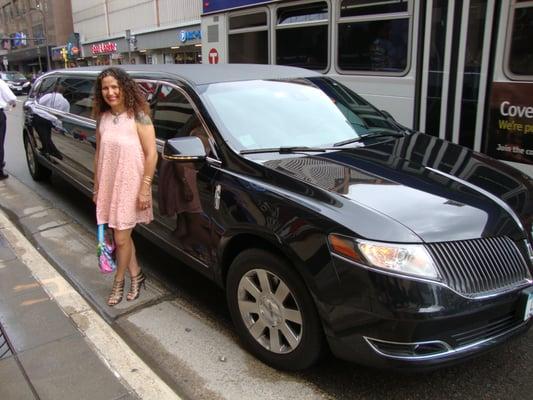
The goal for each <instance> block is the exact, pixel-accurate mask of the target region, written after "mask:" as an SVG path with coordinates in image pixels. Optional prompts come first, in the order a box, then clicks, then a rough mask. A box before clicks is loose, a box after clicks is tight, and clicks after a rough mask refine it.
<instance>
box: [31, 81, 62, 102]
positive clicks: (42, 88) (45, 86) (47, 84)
mask: <svg viewBox="0 0 533 400" xmlns="http://www.w3.org/2000/svg"><path fill="white" fill-rule="evenodd" d="M56 82H57V77H55V76H51V77H49V78H44V79H43V81H42V82H41V84H40V85H39V88H38V90H37V96H36V100H37V102H39V99H40V98H42V97H43V96H44V95H46V94H50V93H53V92H54V88H55V86H56Z"/></svg>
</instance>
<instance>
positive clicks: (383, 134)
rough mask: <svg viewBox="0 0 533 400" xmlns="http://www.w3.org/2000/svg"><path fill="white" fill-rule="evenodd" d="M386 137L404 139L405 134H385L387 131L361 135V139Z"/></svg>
mask: <svg viewBox="0 0 533 400" xmlns="http://www.w3.org/2000/svg"><path fill="white" fill-rule="evenodd" d="M387 136H392V137H404V136H405V134H404V133H400V132H387V131H379V132H370V133H367V134H366V135H362V136H361V138H362V139H364V138H367V137H373V138H374V137H387Z"/></svg>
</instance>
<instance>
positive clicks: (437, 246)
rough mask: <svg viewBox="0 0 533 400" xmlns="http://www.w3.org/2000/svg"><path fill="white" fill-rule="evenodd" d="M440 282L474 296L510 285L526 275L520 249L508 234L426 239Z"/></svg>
mask: <svg viewBox="0 0 533 400" xmlns="http://www.w3.org/2000/svg"><path fill="white" fill-rule="evenodd" d="M426 247H427V249H428V250H429V252H430V253H431V255H432V256H433V258H434V260H435V261H436V262H437V265H438V268H439V271H440V272H441V275H442V277H443V280H444V283H446V284H447V285H449V286H450V287H451V288H452V289H454V290H456V291H457V292H459V293H461V294H464V295H466V296H471V297H476V296H480V295H484V294H489V293H491V292H498V291H502V290H505V289H508V288H511V287H514V286H516V285H518V284H520V283H522V282H524V281H525V280H526V279H528V278H529V277H530V274H529V272H528V267H527V264H526V261H525V260H524V257H523V256H522V253H521V252H520V250H519V249H518V247H517V245H516V243H514V242H513V241H512V240H511V239H509V238H508V237H496V238H484V239H475V240H463V241H457V242H443V243H430V244H427V245H426Z"/></svg>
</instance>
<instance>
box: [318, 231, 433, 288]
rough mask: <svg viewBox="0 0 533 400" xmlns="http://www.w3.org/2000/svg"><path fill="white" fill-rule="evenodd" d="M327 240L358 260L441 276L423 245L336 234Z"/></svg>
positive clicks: (418, 273)
mask: <svg viewBox="0 0 533 400" xmlns="http://www.w3.org/2000/svg"><path fill="white" fill-rule="evenodd" d="M328 240H329V244H330V247H331V250H332V251H333V252H334V253H337V254H339V255H341V256H344V257H347V258H349V259H351V260H353V261H355V262H357V263H362V264H365V265H369V266H372V267H376V268H380V269H383V270H387V271H390V272H396V273H401V274H409V275H416V276H420V277H424V278H429V279H438V278H439V277H440V275H439V272H438V270H437V267H436V266H435V263H434V262H433V259H432V258H431V256H430V255H429V253H428V252H427V250H426V249H425V248H424V246H422V245H418V244H391V243H380V242H372V241H369V240H359V239H352V238H349V237H346V236H342V235H337V234H330V235H329V236H328Z"/></svg>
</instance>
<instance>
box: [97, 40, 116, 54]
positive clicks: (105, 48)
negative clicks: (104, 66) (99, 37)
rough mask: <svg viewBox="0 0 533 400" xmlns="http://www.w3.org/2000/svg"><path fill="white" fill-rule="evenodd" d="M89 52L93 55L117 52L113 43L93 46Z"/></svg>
mask: <svg viewBox="0 0 533 400" xmlns="http://www.w3.org/2000/svg"><path fill="white" fill-rule="evenodd" d="M91 51H92V53H93V54H103V53H114V52H116V51H117V44H116V43H115V42H107V43H97V44H93V45H92V46H91Z"/></svg>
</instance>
